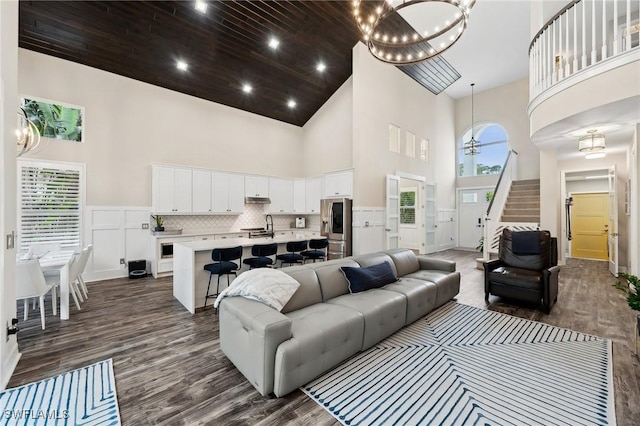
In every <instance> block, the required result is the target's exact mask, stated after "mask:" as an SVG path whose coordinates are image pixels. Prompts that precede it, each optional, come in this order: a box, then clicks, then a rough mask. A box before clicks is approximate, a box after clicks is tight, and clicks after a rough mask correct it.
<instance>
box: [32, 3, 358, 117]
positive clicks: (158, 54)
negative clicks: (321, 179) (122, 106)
mask: <svg viewBox="0 0 640 426" xmlns="http://www.w3.org/2000/svg"><path fill="white" fill-rule="evenodd" d="M207 5H208V7H207V11H206V13H205V14H202V13H200V12H198V11H196V10H195V8H194V2H193V1H21V2H20V8H19V16H20V26H19V45H20V47H22V48H25V49H30V50H34V51H36V52H41V53H44V54H47V55H52V56H55V57H58V58H62V59H66V60H69V61H73V62H77V63H80V64H84V65H88V66H90V67H94V68H98V69H102V70H105V71H109V72H112V73H115V74H120V75H123V76H126V77H130V78H133V79H136V80H140V81H144V82H147V83H150V84H153V85H157V86H161V87H165V88H167V89H171V90H175V91H178V92H182V93H186V94H189V95H193V96H196V97H199V98H203V99H208V100H210V101H214V102H217V103H221V104H225V105H229V106H232V107H235V108H240V109H243V110H246V111H250V112H253V113H256V114H260V115H263V116H266V117H270V118H274V119H276V120H281V121H284V122H287V123H291V124H295V125H298V126H302V125H303V124H304V123H306V121H307V120H308V119H309V118H311V116H312V115H313V114H314V113H315V112H316V111H317V110H318V109H319V108H320V107H321V106H322V104H324V102H325V101H326V100H327V99H328V98H329V97H330V96H331V95H332V94H333V93H334V92H335V91H336V90H337V89H338V87H340V85H341V84H342V83H344V82H345V81H346V80H347V78H348V77H349V76H350V75H351V52H352V48H353V46H354V45H355V44H356V43H357V41H358V38H359V33H358V31H357V28H356V26H355V25H354V22H353V20H352V18H351V15H350V3H349V2H346V1H313V2H312V1H208V2H207ZM271 37H276V38H277V39H278V40H279V41H280V44H279V46H278V48H277V49H275V50H273V49H271V48H269V46H268V43H269V40H270V38H271ZM178 60H183V61H184V62H186V63H187V64H188V69H187V71H180V70H178V69H177V68H176V61H178ZM321 61H322V62H323V63H324V64H326V70H324V72H319V71H317V70H316V66H317V64H318V63H319V62H321ZM245 83H246V84H250V85H251V86H252V91H251V93H249V94H247V93H244V92H243V90H242V87H243V85H244V84H245ZM289 100H294V101H295V102H296V106H295V108H289V107H288V106H287V103H288V102H289Z"/></svg>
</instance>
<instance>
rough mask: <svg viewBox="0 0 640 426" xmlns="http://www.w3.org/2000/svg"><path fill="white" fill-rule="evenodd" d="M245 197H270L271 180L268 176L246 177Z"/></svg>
mask: <svg viewBox="0 0 640 426" xmlns="http://www.w3.org/2000/svg"><path fill="white" fill-rule="evenodd" d="M244 196H245V197H260V198H264V197H268V196H269V178H268V177H266V176H245V177H244Z"/></svg>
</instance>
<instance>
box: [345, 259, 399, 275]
mask: <svg viewBox="0 0 640 426" xmlns="http://www.w3.org/2000/svg"><path fill="white" fill-rule="evenodd" d="M353 260H355V261H356V262H358V265H360V266H362V267H365V266H372V265H377V264H379V263H382V262H387V263H388V264H389V265H391V269H393V275H394V276H395V277H398V271H396V265H395V264H394V263H393V259H391V257H389V255H388V254H386V253H369V254H363V255H361V256H354V257H353Z"/></svg>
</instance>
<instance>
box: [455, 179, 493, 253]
mask: <svg viewBox="0 0 640 426" xmlns="http://www.w3.org/2000/svg"><path fill="white" fill-rule="evenodd" d="M492 192H493V188H475V189H461V190H460V191H458V214H459V221H458V224H459V227H458V235H459V239H458V245H459V246H460V247H462V248H473V249H475V248H476V247H477V246H478V245H479V244H480V239H481V238H482V236H483V232H484V215H485V214H486V213H487V207H489V200H490V199H491V194H492Z"/></svg>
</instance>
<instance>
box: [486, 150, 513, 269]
mask: <svg viewBox="0 0 640 426" xmlns="http://www.w3.org/2000/svg"><path fill="white" fill-rule="evenodd" d="M517 178H518V152H517V151H516V150H514V149H512V150H510V151H509V153H508V154H507V159H506V160H505V162H504V166H503V167H502V170H501V171H500V177H498V183H497V184H496V187H495V189H494V190H493V197H492V198H491V201H489V207H488V208H487V213H486V215H485V217H484V235H483V237H482V238H483V248H482V258H483V259H484V260H489V253H490V251H491V247H492V245H493V243H494V241H493V240H494V235H495V232H496V228H497V227H498V225H499V223H500V216H502V211H503V210H504V206H505V204H506V203H507V197H508V196H509V191H511V183H512V182H513V181H514V180H516V179H517Z"/></svg>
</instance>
